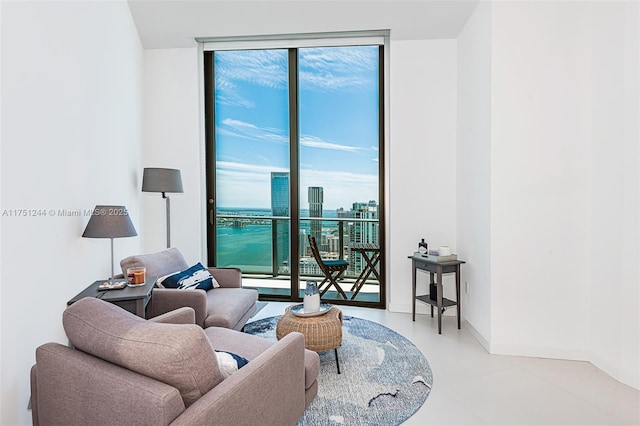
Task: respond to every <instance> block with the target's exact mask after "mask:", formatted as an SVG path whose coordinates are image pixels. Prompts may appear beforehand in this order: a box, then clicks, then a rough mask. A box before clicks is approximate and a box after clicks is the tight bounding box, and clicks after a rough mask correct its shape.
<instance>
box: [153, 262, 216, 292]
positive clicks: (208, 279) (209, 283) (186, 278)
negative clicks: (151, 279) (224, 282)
mask: <svg viewBox="0 0 640 426" xmlns="http://www.w3.org/2000/svg"><path fill="white" fill-rule="evenodd" d="M214 281H215V279H214V278H213V276H212V275H211V273H210V272H209V270H208V269H207V268H205V267H204V266H202V263H200V262H198V263H196V264H195V265H193V266H192V267H190V268H189V269H185V270H184V271H180V272H176V273H175V274H171V275H167V276H164V277H161V278H158V280H157V281H156V285H157V286H158V287H162V288H177V289H181V290H186V289H201V290H205V291H207V290H211V289H212V288H214V287H217V285H216V284H218V283H217V281H216V282H215V283H214Z"/></svg>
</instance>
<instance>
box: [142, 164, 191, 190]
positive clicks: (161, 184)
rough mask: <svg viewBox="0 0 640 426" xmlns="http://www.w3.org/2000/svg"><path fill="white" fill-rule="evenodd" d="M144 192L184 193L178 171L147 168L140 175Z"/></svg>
mask: <svg viewBox="0 0 640 426" xmlns="http://www.w3.org/2000/svg"><path fill="white" fill-rule="evenodd" d="M142 191H144V192H184V191H183V190H182V176H181V175H180V170H176V169H161V168H157V167H147V168H145V169H144V173H143V175H142Z"/></svg>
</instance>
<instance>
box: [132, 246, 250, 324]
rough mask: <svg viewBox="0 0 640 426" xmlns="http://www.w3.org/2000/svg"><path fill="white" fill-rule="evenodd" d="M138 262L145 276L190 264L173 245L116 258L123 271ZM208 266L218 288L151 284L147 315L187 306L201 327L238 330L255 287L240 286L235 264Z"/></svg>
mask: <svg viewBox="0 0 640 426" xmlns="http://www.w3.org/2000/svg"><path fill="white" fill-rule="evenodd" d="M140 266H143V267H145V268H147V276H149V277H156V278H157V277H161V276H164V275H168V274H171V273H174V272H178V271H183V270H185V269H187V268H189V267H190V266H192V265H189V264H187V261H186V260H185V259H184V257H183V256H182V253H180V251H179V250H178V249H176V248H170V249H167V250H164V251H161V252H158V253H150V254H140V255H135V256H129V257H127V258H125V259H122V260H121V261H120V267H121V268H122V272H123V274H126V272H127V268H132V267H140ZM208 269H209V272H211V275H213V277H214V278H215V279H216V281H218V283H220V288H214V289H213V290H209V291H204V290H176V289H164V288H155V289H153V293H152V296H151V300H150V301H149V305H148V306H147V318H152V317H155V316H157V315H161V314H164V313H166V312H169V311H172V310H174V309H177V308H181V307H185V306H187V307H191V308H193V310H194V311H195V312H196V324H198V325H199V326H201V327H203V328H206V327H225V328H231V329H233V330H242V328H243V327H244V325H245V324H246V322H247V321H248V320H249V318H251V316H252V315H253V314H254V313H255V312H256V302H257V301H258V291H257V290H255V289H249V288H242V274H241V272H240V270H239V269H237V268H208Z"/></svg>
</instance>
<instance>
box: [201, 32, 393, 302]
mask: <svg viewBox="0 0 640 426" xmlns="http://www.w3.org/2000/svg"><path fill="white" fill-rule="evenodd" d="M304 44H307V45H305V46H303V47H300V46H297V47H296V46H287V47H286V48H266V47H265V48H262V47H261V48H244V47H243V48H238V47H237V45H236V44H234V43H225V45H224V48H220V47H219V46H218V44H217V45H216V46H217V47H214V48H212V49H211V50H208V49H205V60H204V63H205V115H206V133H207V147H206V151H207V198H208V206H209V211H208V213H209V221H208V227H209V228H208V255H209V263H210V264H212V265H213V264H215V265H216V266H229V267H238V268H240V269H241V270H242V271H243V282H244V285H246V286H252V287H256V288H258V289H259V290H260V294H261V298H263V299H265V298H280V299H287V300H298V299H299V298H300V295H301V290H303V289H304V286H305V282H306V281H307V280H317V281H321V280H322V279H323V275H322V272H321V271H320V268H319V266H318V264H317V262H316V260H315V258H314V257H313V256H312V253H311V252H310V247H309V244H308V239H307V236H308V235H313V236H314V237H315V238H316V241H317V243H318V246H319V249H320V252H321V256H322V258H323V259H344V260H346V261H347V262H348V263H349V267H348V269H347V271H345V273H344V274H343V276H342V277H341V278H340V279H339V280H338V285H339V286H340V287H341V288H342V289H343V290H344V292H345V293H346V294H347V299H346V300H345V299H344V297H343V296H341V295H340V294H339V293H338V292H336V291H335V289H331V290H330V291H328V292H327V293H326V294H325V295H324V297H323V298H324V299H325V300H334V301H336V302H338V301H340V302H345V303H354V304H364V305H368V306H384V294H385V288H384V285H385V283H384V279H383V277H384V241H382V239H383V238H384V237H383V235H384V233H383V229H384V217H383V211H384V209H383V206H382V202H381V201H382V200H383V199H384V198H383V185H382V182H383V173H384V169H383V161H382V159H383V146H384V144H383V143H382V141H383V134H384V129H383V116H384V114H383V105H384V103H383V92H384V91H383V80H384V79H383V77H382V76H383V69H384V68H383V46H382V43H367V42H365V43H356V44H350V45H344V44H345V43H344V42H343V43H340V44H342V45H332V43H327V44H328V45H322V43H316V44H318V45H313V46H309V45H308V44H309V43H304ZM363 245H364V246H366V247H373V248H374V249H377V250H380V252H379V253H378V254H379V257H376V258H377V259H379V261H378V263H377V264H375V267H374V268H373V269H374V271H369V273H365V272H367V271H366V269H367V266H368V265H367V262H366V260H367V259H366V258H365V257H363V256H371V253H369V254H367V253H366V252H362V250H356V248H357V247H359V248H360V249H362V246H363ZM369 269H371V268H370V265H369ZM363 271H364V272H363ZM371 272H374V273H371Z"/></svg>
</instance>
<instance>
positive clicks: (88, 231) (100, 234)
mask: <svg viewBox="0 0 640 426" xmlns="http://www.w3.org/2000/svg"><path fill="white" fill-rule="evenodd" d="M136 235H138V233H137V232H136V228H134V226H133V223H132V222H131V218H130V217H129V211H128V210H127V208H126V207H125V206H96V207H95V209H93V213H92V214H91V218H89V222H88V223H87V227H86V228H85V230H84V233H83V234H82V236H83V237H85V238H109V239H111V277H110V278H111V279H113V276H114V275H113V239H114V238H124V237H135V236H136Z"/></svg>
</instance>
